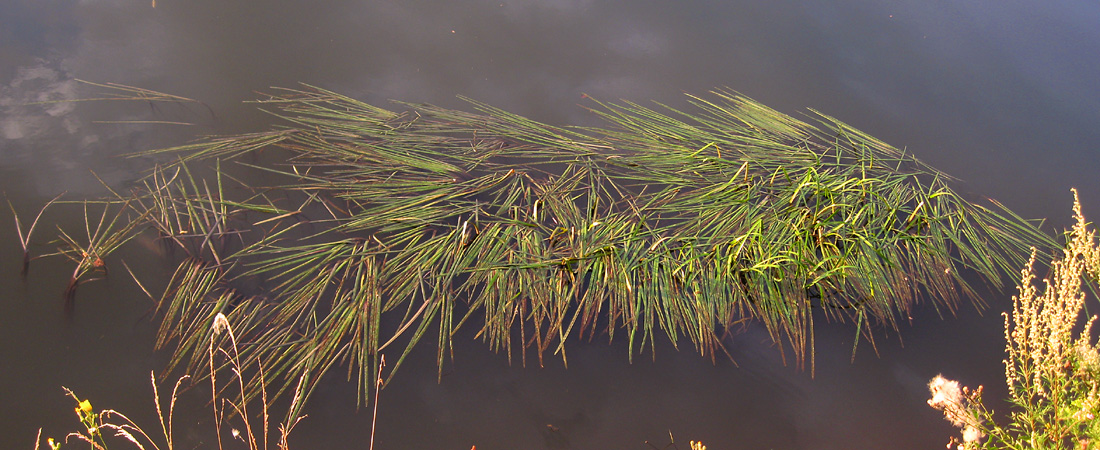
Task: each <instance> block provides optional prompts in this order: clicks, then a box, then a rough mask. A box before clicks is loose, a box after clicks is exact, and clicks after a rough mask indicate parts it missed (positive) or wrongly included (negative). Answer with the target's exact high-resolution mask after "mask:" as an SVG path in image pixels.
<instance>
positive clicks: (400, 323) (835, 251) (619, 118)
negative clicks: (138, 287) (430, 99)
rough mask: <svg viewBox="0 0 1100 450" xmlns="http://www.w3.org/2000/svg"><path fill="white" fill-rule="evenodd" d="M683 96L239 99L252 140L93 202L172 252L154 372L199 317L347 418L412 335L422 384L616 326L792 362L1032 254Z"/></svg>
mask: <svg viewBox="0 0 1100 450" xmlns="http://www.w3.org/2000/svg"><path fill="white" fill-rule="evenodd" d="M688 100H689V102H688V103H689V105H690V108H691V109H685V110H680V109H673V108H671V107H668V106H663V105H656V106H655V107H653V108H650V107H646V106H642V105H639V104H635V103H630V102H622V103H601V102H598V101H595V100H592V102H591V103H590V107H591V110H592V112H593V113H594V114H597V115H599V116H601V117H603V118H605V119H606V120H607V121H608V124H609V125H608V126H607V127H605V128H562V127H555V126H551V125H547V124H543V123H539V122H536V121H533V120H530V119H527V118H524V117H521V116H518V115H515V114H511V113H508V112H506V111H503V110H500V109H497V108H494V107H492V106H489V105H485V104H482V103H478V102H475V101H471V105H472V108H473V112H467V111H457V110H451V109H444V108H439V107H435V106H431V105H421V104H408V103H396V104H395V105H396V106H397V107H398V108H402V109H405V111H404V112H397V111H391V110H387V109H384V108H379V107H376V106H373V105H369V104H366V103H363V102H360V101H357V100H354V99H352V98H349V97H346V96H343V95H340V94H337V93H334V92H331V91H327V90H323V89H319V88H314V87H310V86H304V87H302V88H299V89H284V90H277V91H275V93H274V94H270V95H267V96H265V97H264V98H263V99H262V100H259V101H258V102H257V103H258V104H259V105H260V106H261V107H262V108H265V109H267V110H269V112H271V113H272V114H273V115H274V116H276V117H277V118H279V119H280V124H279V125H278V126H276V127H274V128H273V129H271V130H270V131H265V132H257V133H250V134H243V135H236V136H218V137H211V138H208V139H204V140H201V141H198V142H193V143H189V144H186V145H183V146H179V147H174V148H169V149H161V150H153V151H148V152H144V153H141V154H138V155H135V157H140V158H146V159H150V160H153V161H154V162H155V168H154V169H153V171H152V172H151V173H150V174H149V175H148V176H147V177H146V178H144V179H143V180H139V181H138V182H137V183H135V184H134V186H133V188H134V189H133V191H132V192H126V193H115V197H116V198H115V199H113V200H111V201H113V202H114V204H115V205H116V206H117V207H118V208H119V209H120V211H121V210H124V211H129V213H130V214H132V215H133V216H132V217H133V222H134V223H140V224H143V225H144V226H146V227H145V228H152V229H153V230H155V233H157V239H158V240H159V241H160V242H162V243H164V244H165V245H167V246H169V247H170V248H174V249H179V250H180V252H181V253H182V254H181V255H177V256H178V257H179V260H180V263H179V266H178V268H177V269H176V271H175V274H174V275H173V276H172V278H171V280H170V281H169V283H168V284H167V286H166V288H165V289H164V290H163V291H162V292H163V293H162V294H159V295H155V300H156V301H157V303H158V317H160V318H161V327H160V332H159V337H158V342H157V346H158V348H172V349H173V353H174V356H173V358H172V360H171V363H170V368H169V371H171V370H174V369H175V368H180V367H182V368H184V369H185V370H187V371H188V372H190V373H199V372H198V371H197V370H195V369H196V368H197V367H200V366H201V365H202V364H204V363H205V362H206V361H205V357H204V356H205V354H204V352H203V351H202V350H203V349H204V348H205V345H206V342H208V341H209V340H210V339H211V336H212V334H213V331H212V328H211V326H210V325H211V324H212V323H213V322H212V321H213V320H214V318H215V317H217V315H218V314H224V315H225V316H226V317H228V318H229V319H230V320H231V321H232V322H233V323H235V324H237V327H238V328H237V330H238V332H239V335H240V336H241V338H242V342H243V343H244V344H243V345H242V346H241V348H240V358H241V361H242V362H243V363H246V364H253V363H254V364H259V365H262V367H264V369H265V370H266V371H267V373H269V374H271V375H272V379H273V380H283V381H282V382H278V381H275V382H276V385H275V387H274V390H275V394H274V395H275V396H278V395H282V394H283V393H285V392H289V390H290V389H291V388H292V387H293V386H295V383H294V382H293V381H292V380H299V379H304V380H305V382H304V384H303V385H302V391H301V395H302V396H303V398H308V396H309V394H310V393H311V392H312V390H313V389H314V388H315V387H316V385H317V382H318V380H320V379H321V377H322V375H323V374H325V373H327V372H328V371H329V370H330V369H332V368H334V367H336V366H341V367H344V368H346V370H347V377H348V378H349V379H351V378H355V379H356V380H357V383H358V385H359V387H360V394H361V395H360V396H359V398H360V401H362V402H366V401H367V399H369V395H370V393H371V392H372V389H376V387H377V384H376V376H375V374H376V373H379V366H380V361H379V358H380V355H381V353H382V351H383V350H387V349H390V347H393V346H397V347H403V349H401V356H400V357H399V358H398V359H397V361H396V363H394V365H393V370H391V373H390V375H389V376H388V377H387V380H388V379H389V378H390V377H392V376H393V373H395V372H396V369H397V368H398V367H400V366H401V364H402V362H403V361H404V358H405V357H406V356H407V355H408V353H409V352H410V351H411V349H412V348H414V347H415V346H416V345H417V344H418V343H419V342H421V341H422V340H425V339H430V340H433V341H435V346H436V359H437V362H438V365H439V366H440V371H442V366H443V364H444V362H445V360H446V359H447V358H448V357H453V345H452V339H453V337H454V336H455V335H456V333H457V332H458V331H459V329H460V328H461V327H462V326H467V327H473V328H474V329H475V330H476V336H477V338H479V339H482V340H484V341H485V342H486V343H487V344H488V345H489V346H490V347H491V348H493V349H494V350H497V351H500V352H503V353H505V354H506V355H507V357H508V358H509V360H510V361H511V360H512V359H513V356H515V355H518V359H519V360H520V362H521V363H523V364H526V362H527V360H528V358H529V356H528V353H529V352H530V353H533V355H534V357H535V358H537V361H538V363H539V364H542V363H543V357H544V355H545V354H547V353H550V354H554V355H558V356H560V357H561V358H562V361H563V362H565V363H567V362H568V360H567V357H566V345H565V344H566V342H567V341H568V340H569V339H571V338H575V337H579V338H584V339H595V338H597V337H601V338H602V337H603V336H606V338H607V339H609V340H610V339H613V338H614V337H615V336H616V334H618V335H619V336H620V338H621V339H626V340H627V342H628V344H629V353H628V357H629V358H633V356H634V355H635V354H637V353H640V352H643V351H645V350H646V347H647V346H648V347H649V350H650V351H654V347H655V346H654V345H653V344H654V343H655V341H656V339H658V337H659V335H663V336H665V337H667V338H668V339H670V340H671V341H672V343H673V344H674V345H676V346H677V347H679V346H680V345H687V346H690V347H692V348H694V349H695V350H696V351H698V352H700V353H701V354H703V355H704V356H707V357H710V358H714V357H716V356H717V355H720V354H723V353H724V352H725V350H724V347H723V340H724V339H725V337H726V335H727V333H730V332H735V331H736V329H737V327H739V326H740V324H743V323H744V322H745V321H748V320H753V321H758V322H760V323H762V324H763V325H764V327H765V328H766V329H767V330H768V332H769V333H770V335H771V337H772V339H773V340H774V341H775V342H777V343H779V344H780V345H779V346H778V348H779V350H780V351H781V352H787V351H791V352H792V353H793V354H792V357H793V358H792V359H793V360H794V361H796V362H798V363H800V364H801V363H802V362H803V361H809V362H810V363H811V368H812V363H813V360H814V351H813V349H814V333H813V325H814V320H815V315H817V316H818V317H819V318H824V319H826V320H850V321H852V322H854V323H855V324H856V331H855V332H856V334H857V337H861V338H866V339H871V338H872V336H873V334H872V333H871V330H872V328H874V327H881V326H886V327H891V326H896V325H897V323H898V321H899V319H901V318H904V317H906V313H907V312H908V311H909V310H910V309H911V308H912V307H913V306H914V304H915V303H916V302H917V301H918V299H921V298H928V299H930V300H931V303H932V304H933V305H934V306H935V308H937V310H939V311H941V312H947V313H950V312H953V311H954V309H955V308H956V307H957V306H958V303H959V301H960V299H964V298H968V299H971V300H973V301H974V302H980V300H978V299H977V297H976V296H975V295H974V287H973V286H971V285H970V284H969V282H968V278H967V276H969V274H976V275H978V276H979V277H980V279H983V280H985V281H984V282H987V283H990V284H992V285H994V286H999V285H1000V283H1001V281H1002V278H1003V275H1004V274H1007V273H1011V272H1013V271H1015V270H1016V269H1015V268H1016V267H1018V266H1019V265H1020V264H1022V263H1023V261H1024V260H1026V258H1027V255H1028V253H1029V251H1030V248H1031V247H1032V246H1038V247H1040V248H1053V247H1054V245H1055V244H1054V243H1053V241H1052V239H1051V238H1050V237H1048V236H1046V235H1045V234H1043V233H1042V232H1040V231H1039V230H1038V229H1037V228H1036V226H1035V224H1033V223H1031V222H1028V221H1026V220H1023V219H1021V218H1020V217H1018V216H1016V215H1015V214H1013V213H1012V212H1010V211H1008V210H1007V209H1005V208H1004V207H1002V206H1001V205H1000V204H998V203H996V202H995V201H986V202H983V203H972V202H970V201H967V200H965V199H964V198H962V197H961V196H960V195H958V194H957V193H956V192H955V191H954V190H952V189H951V187H950V186H949V185H948V183H949V182H950V181H951V180H952V179H951V178H950V177H949V176H947V175H945V174H943V173H942V172H940V171H938V170H935V169H933V168H931V167H928V166H927V165H925V164H923V163H921V162H920V161H919V160H917V159H916V158H915V157H913V156H912V155H911V154H909V153H907V152H905V151H902V150H899V149H896V148H894V147H891V146H889V145H887V144H885V143H883V142H881V141H879V140H877V139H875V138H873V137H870V136H868V135H866V134H864V133H862V132H860V131H858V130H856V129H854V128H852V127H850V126H848V125H846V124H844V123H843V122H841V121H839V120H837V119H835V118H832V117H830V116H827V115H824V114H820V113H817V112H813V111H811V112H810V113H809V114H808V118H807V120H808V121H803V120H798V119H795V118H793V117H791V116H788V115H785V114H783V113H780V112H778V111H775V110H772V109H770V108H768V107H766V106H764V105H762V104H760V103H758V102H755V101H753V100H751V99H748V98H746V97H743V96H740V95H737V94H735V93H732V92H729V91H722V90H719V91H715V92H713V93H711V95H709V96H705V97H702V96H700V97H696V96H691V97H689V99H688ZM260 151H263V152H264V154H263V155H262V157H257V156H256V154H257V152H260ZM132 232H134V233H137V232H145V231H144V230H143V229H142V227H136V228H134V229H133V230H132ZM143 288H144V286H143ZM858 340H859V339H857V342H858ZM871 342H872V343H873V340H872V341H871ZM854 352H855V348H853V354H854ZM785 357H786V356H785ZM262 389H264V387H263V385H262V384H258V383H253V384H251V385H250V387H249V388H248V389H245V390H244V391H243V395H244V396H245V397H246V398H252V397H254V396H256V395H260V394H262V393H263V392H262Z"/></svg>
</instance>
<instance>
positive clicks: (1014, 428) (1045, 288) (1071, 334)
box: [928, 190, 1100, 450]
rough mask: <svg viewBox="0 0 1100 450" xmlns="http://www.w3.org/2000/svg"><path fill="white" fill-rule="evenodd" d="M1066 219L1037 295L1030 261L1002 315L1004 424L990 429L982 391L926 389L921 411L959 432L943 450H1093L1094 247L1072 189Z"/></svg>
mask: <svg viewBox="0 0 1100 450" xmlns="http://www.w3.org/2000/svg"><path fill="white" fill-rule="evenodd" d="M1073 217H1074V220H1075V223H1074V225H1073V227H1072V229H1071V230H1070V232H1069V233H1068V234H1067V236H1068V242H1067V243H1066V246H1065V248H1064V249H1063V250H1062V255H1061V257H1060V258H1056V259H1055V260H1053V261H1052V262H1051V265H1050V273H1049V276H1048V277H1047V278H1045V279H1043V282H1042V290H1041V292H1040V289H1039V287H1038V286H1036V284H1035V283H1034V280H1035V268H1034V265H1035V256H1034V254H1033V255H1032V257H1031V259H1030V260H1029V261H1028V263H1027V265H1026V266H1025V267H1024V269H1023V270H1022V271H1021V272H1020V284H1019V286H1018V293H1017V295H1016V296H1014V297H1013V298H1012V301H1013V303H1012V311H1011V313H1010V314H1005V341H1006V345H1005V351H1006V353H1007V357H1006V358H1005V360H1004V364H1005V381H1006V383H1007V385H1008V392H1009V399H1008V401H1009V403H1010V404H1011V405H1012V408H1011V410H1010V412H1009V415H1008V417H1009V419H1010V423H1009V424H1008V425H1005V426H1000V425H997V424H996V423H995V422H994V420H993V411H992V410H990V409H987V408H986V406H985V405H984V404H982V400H981V387H979V388H978V389H976V390H974V391H968V390H966V388H963V389H962V390H960V389H959V384H958V382H955V381H951V380H947V379H945V378H943V377H942V376H937V377H936V378H934V379H933V380H932V382H931V383H929V390H930V391H931V393H932V399H930V400H929V401H928V404H929V405H931V406H932V407H934V408H936V409H939V410H942V411H943V412H944V418H946V419H947V420H948V421H950V422H951V423H952V424H954V425H955V426H958V427H960V428H962V431H963V436H962V439H961V440H959V439H958V438H952V440H951V442H950V443H949V444H948V448H951V447H952V446H957V448H959V449H979V448H980V449H1083V450H1088V449H1097V448H1100V446H1098V445H1100V421H1098V420H1097V416H1098V415H1100V401H1098V392H1097V389H1098V388H1100V370H1098V368H1100V353H1098V349H1097V343H1096V341H1095V339H1094V338H1093V333H1092V329H1093V324H1094V323H1095V322H1096V316H1093V317H1091V318H1089V319H1088V320H1083V317H1084V314H1083V311H1084V308H1085V300H1086V294H1085V292H1086V289H1085V288H1084V286H1085V283H1088V282H1093V283H1095V281H1096V280H1097V279H1098V276H1100V247H1098V246H1097V243H1096V232H1095V231H1093V230H1090V229H1089V226H1088V225H1089V224H1088V222H1086V221H1085V218H1084V215H1083V214H1082V213H1081V204H1080V202H1079V200H1078V197H1077V191H1076V190H1074V191H1073ZM1082 322H1084V324H1083V325H1082ZM983 438H984V439H983Z"/></svg>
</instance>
